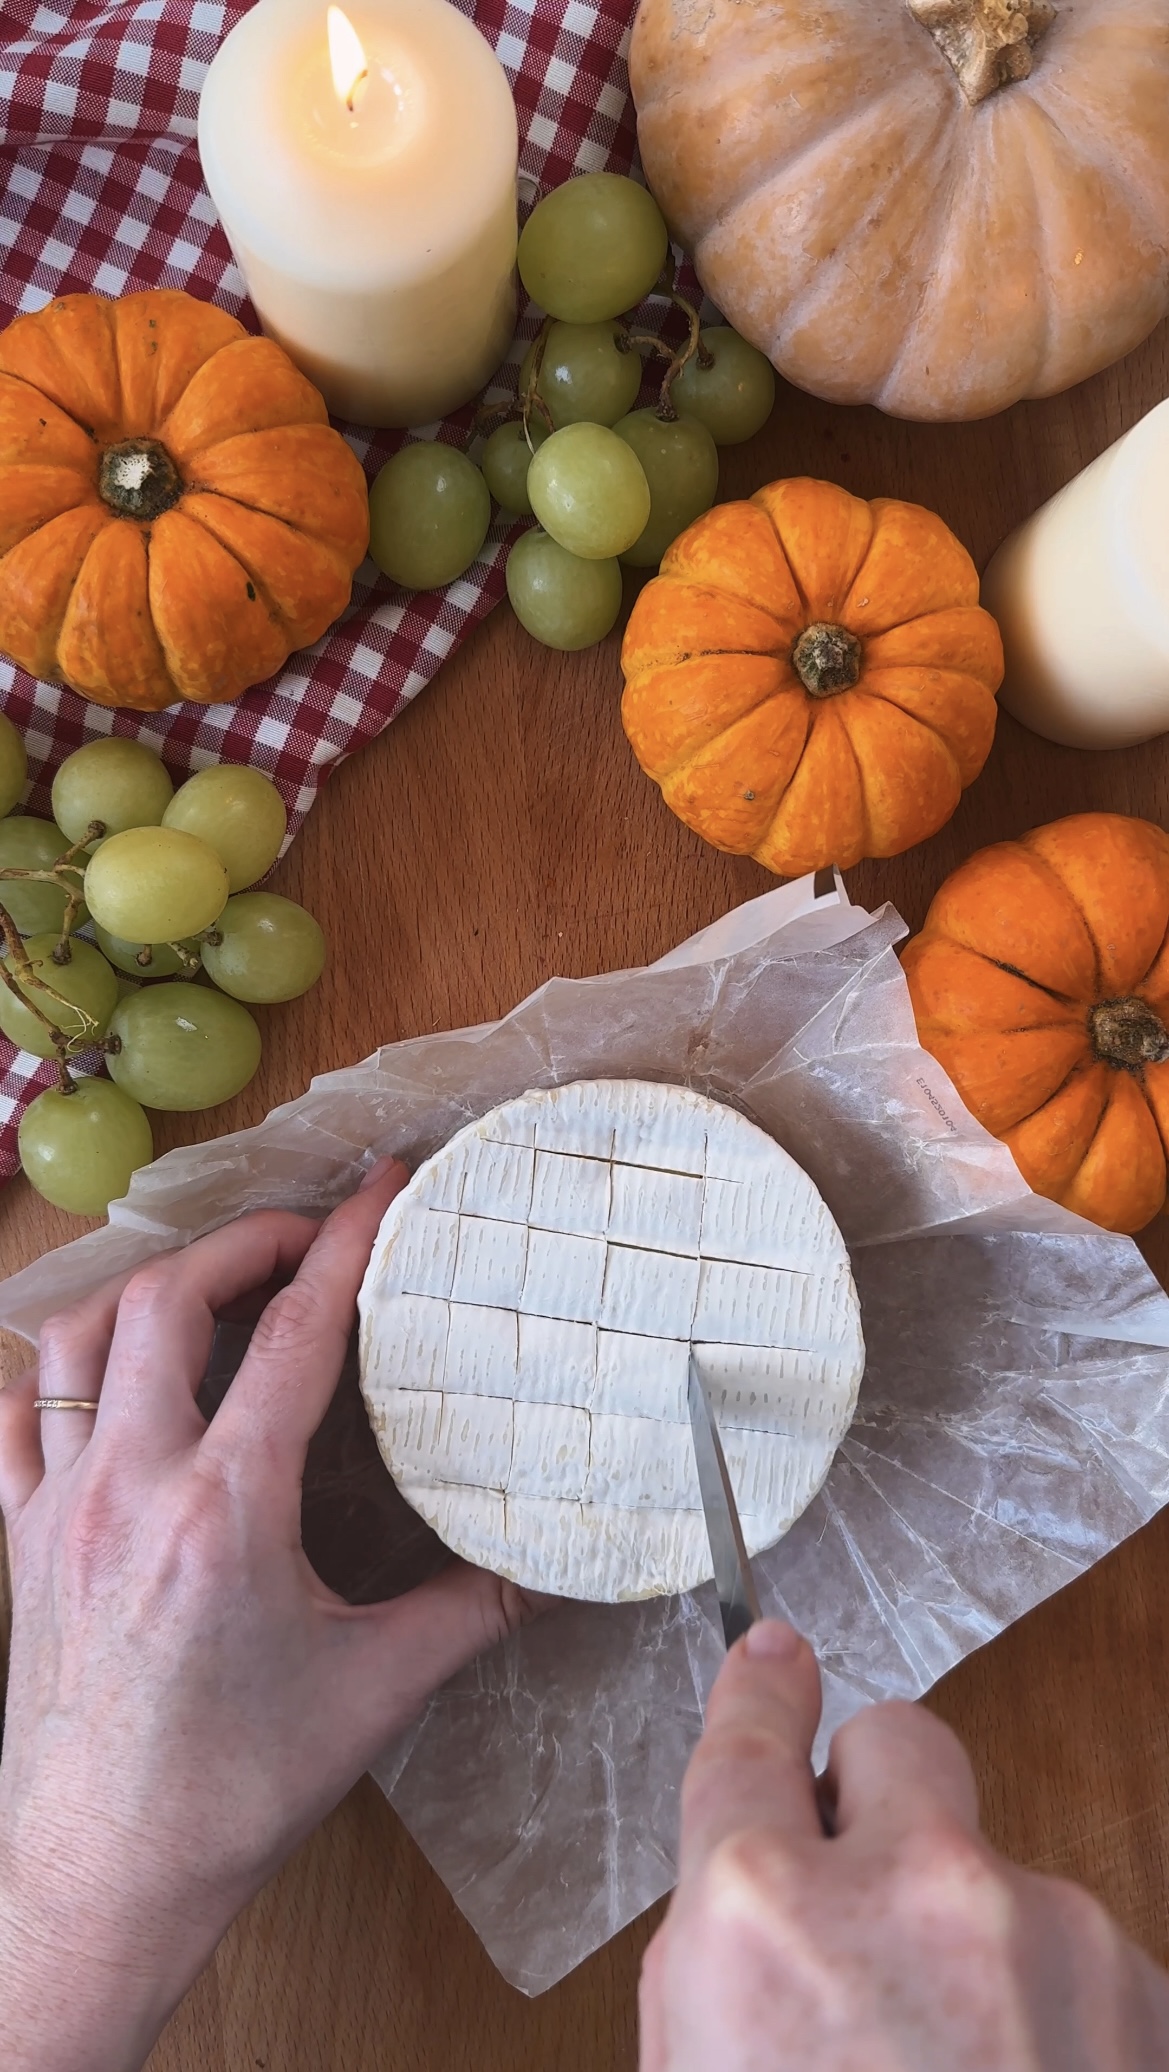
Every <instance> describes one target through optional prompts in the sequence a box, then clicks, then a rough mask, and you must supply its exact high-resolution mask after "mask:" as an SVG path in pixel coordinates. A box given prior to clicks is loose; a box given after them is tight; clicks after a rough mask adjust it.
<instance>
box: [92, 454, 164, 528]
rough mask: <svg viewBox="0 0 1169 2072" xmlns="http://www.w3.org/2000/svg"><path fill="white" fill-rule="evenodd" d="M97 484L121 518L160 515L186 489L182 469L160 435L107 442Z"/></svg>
mask: <svg viewBox="0 0 1169 2072" xmlns="http://www.w3.org/2000/svg"><path fill="white" fill-rule="evenodd" d="M97 486H98V490H99V492H100V494H101V496H102V498H103V499H104V501H105V502H106V503H107V504H108V505H109V507H110V509H111V511H116V512H117V514H118V517H119V518H142V519H146V520H150V519H151V518H161V516H162V514H163V512H164V511H169V510H170V508H171V505H172V504H177V503H178V500H179V498H180V497H181V495H182V493H183V484H182V480H181V477H180V475H179V471H178V469H177V468H176V466H175V464H174V462H173V460H172V459H171V457H170V455H169V453H168V452H167V450H166V447H165V446H161V445H160V444H159V442H158V440H157V439H121V440H119V442H118V444H117V445H116V446H107V447H106V449H105V452H104V453H103V454H102V457H101V472H100V474H99V475H98V481H97Z"/></svg>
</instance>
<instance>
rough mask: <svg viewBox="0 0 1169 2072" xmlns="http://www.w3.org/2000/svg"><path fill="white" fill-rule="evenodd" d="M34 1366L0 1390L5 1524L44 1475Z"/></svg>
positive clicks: (0, 1511)
mask: <svg viewBox="0 0 1169 2072" xmlns="http://www.w3.org/2000/svg"><path fill="white" fill-rule="evenodd" d="M37 1387H38V1382H37V1369H36V1368H35V1367H30V1368H29V1370H28V1372H27V1373H26V1374H21V1375H18V1376H17V1379H16V1380H15V1381H10V1382H9V1384H8V1386H7V1388H3V1389H0V1515H2V1516H3V1517H4V1518H6V1519H7V1521H8V1523H9V1525H11V1524H12V1523H13V1521H14V1520H15V1519H16V1517H17V1516H18V1514H19V1513H20V1512H21V1511H23V1509H24V1507H25V1505H26V1504H27V1502H28V1500H29V1498H30V1496H31V1495H32V1494H33V1491H34V1490H35V1489H36V1488H38V1487H39V1485H40V1483H41V1481H42V1480H43V1478H44V1473H45V1463H44V1456H43V1455H42V1453H41V1426H40V1413H39V1412H38V1411H36V1410H34V1409H33V1407H32V1406H33V1399H34V1397H35V1396H36V1393H37Z"/></svg>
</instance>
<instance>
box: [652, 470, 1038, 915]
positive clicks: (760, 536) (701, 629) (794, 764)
mask: <svg viewBox="0 0 1169 2072" xmlns="http://www.w3.org/2000/svg"><path fill="white" fill-rule="evenodd" d="M621 664H622V668H623V669H624V671H625V678H626V686H625V695H624V698H623V700H622V705H621V717H622V720H623V722H624V726H625V731H626V733H627V734H628V736H629V739H630V742H631V743H632V746H633V750H634V753H635V754H636V756H637V759H638V761H639V763H640V764H641V766H642V768H643V770H645V771H646V773H647V775H649V776H650V777H652V778H654V779H655V780H656V782H657V783H658V784H660V785H661V788H662V796H663V798H664V799H665V801H666V803H667V805H669V806H671V807H672V808H673V810H674V812H675V813H677V815H678V816H679V818H680V819H682V820H684V821H685V822H686V825H687V826H688V827H692V828H694V829H695V831H696V832H697V833H698V834H700V835H704V836H705V838H706V840H707V841H708V842H713V843H714V845H715V847H716V848H718V849H729V850H731V851H733V852H734V853H735V854H737V855H742V854H750V855H752V856H754V857H757V858H758V860H759V862H760V863H763V864H766V866H767V868H768V870H773V871H777V872H780V873H782V874H784V875H791V876H794V875H795V874H797V873H798V872H800V871H810V870H818V869H819V868H820V867H821V865H824V864H831V863H838V864H840V865H842V866H846V865H848V864H851V863H857V862H859V860H860V858H861V857H862V856H896V855H897V854H898V853H899V852H900V851H901V850H902V849H908V848H910V847H911V846H912V845H913V843H914V842H921V841H924V840H925V838H926V836H927V835H931V834H933V833H935V831H936V830H937V829H938V828H939V827H941V826H942V825H943V823H944V822H945V821H947V820H948V819H949V818H950V815H951V814H952V813H953V811H954V808H955V806H956V805H957V803H958V800H959V798H960V797H961V795H962V790H963V787H964V786H965V785H967V784H971V783H973V781H974V779H975V777H977V775H978V773H979V771H980V770H981V768H982V766H983V763H984V762H985V761H986V758H987V756H988V754H989V752H990V745H991V742H992V740H993V738H994V729H995V719H996V716H997V708H996V705H995V695H994V694H995V691H996V690H997V688H998V685H999V683H1000V682H1001V681H1002V673H1003V650H1002V642H1001V640H1000V639H999V631H998V627H997V626H996V625H995V622H994V620H993V619H992V618H991V616H990V614H989V612H985V611H983V610H982V608H981V606H980V605H979V602H978V575H977V571H976V570H975V567H974V563H973V562H972V561H971V559H970V556H969V554H968V553H967V552H966V549H965V547H963V546H962V545H961V543H960V542H959V541H958V540H956V539H955V537H954V535H953V533H952V532H951V531H950V530H949V527H948V526H946V525H944V524H943V522H942V520H941V519H940V518H938V517H936V516H935V515H934V513H933V512H932V511H925V510H923V509H922V508H921V506H920V505H919V504H905V503H899V502H897V501H895V500H894V499H893V498H890V497H878V498H877V499H876V501H875V502H873V503H871V504H869V503H864V502H862V500H861V499H860V497H856V496H850V495H849V493H848V491H847V490H846V489H838V488H837V487H836V485H835V484H834V483H831V482H816V481H812V480H808V479H795V480H792V481H789V482H772V483H769V484H768V486H767V488H765V489H761V490H759V491H758V492H757V494H756V495H755V496H753V497H752V498H751V499H750V501H749V502H748V503H742V504H719V505H717V506H716V507H715V509H714V510H713V511H708V512H706V514H705V515H704V516H703V517H701V518H697V519H696V520H695V521H694V523H693V525H691V526H689V527H688V528H687V530H686V531H685V532H684V533H683V534H682V535H681V537H680V538H679V539H677V540H675V541H674V544H673V545H672V546H671V547H669V548H668V549H667V550H666V553H665V555H664V556H663V559H662V565H661V573H660V575H659V576H658V577H657V578H656V579H655V580H654V581H653V582H651V583H648V584H647V585H646V587H645V589H644V590H643V591H642V593H641V595H640V597H639V598H638V600H637V603H636V604H635V606H634V608H633V613H632V616H631V617H630V620H629V625H628V628H627V630H626V634H625V640H624V643H623V646H622V650H621Z"/></svg>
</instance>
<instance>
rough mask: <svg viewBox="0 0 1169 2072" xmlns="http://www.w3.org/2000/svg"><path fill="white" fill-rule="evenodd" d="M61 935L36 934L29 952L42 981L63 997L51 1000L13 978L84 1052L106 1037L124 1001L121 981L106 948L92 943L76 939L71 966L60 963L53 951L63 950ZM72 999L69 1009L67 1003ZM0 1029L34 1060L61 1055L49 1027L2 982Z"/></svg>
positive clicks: (69, 1040)
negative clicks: (104, 953) (59, 947)
mask: <svg viewBox="0 0 1169 2072" xmlns="http://www.w3.org/2000/svg"><path fill="white" fill-rule="evenodd" d="M57 940H58V938H57V935H56V934H55V933H54V934H52V935H30V936H29V938H28V940H27V942H26V943H25V945H24V947H25V951H26V953H27V955H28V957H29V960H30V962H31V964H32V966H33V969H34V971H35V973H36V975H37V977H38V978H39V979H42V980H43V981H44V984H45V985H46V986H51V987H52V989H53V991H54V993H57V994H59V995H60V999H58V1000H53V999H50V997H49V995H48V994H47V993H45V992H42V991H41V989H40V987H39V986H30V985H29V984H27V982H26V981H24V980H22V979H21V978H20V976H19V974H18V973H17V972H16V971H13V974H12V975H13V977H14V978H15V979H16V981H17V984H18V985H19V986H20V990H21V993H22V994H23V996H24V999H25V1000H31V1001H33V1003H34V1004H35V1005H36V1006H37V1007H39V1008H40V1011H41V1013H42V1014H47V1015H48V1017H49V1020H50V1021H52V1022H55V1023H56V1026H57V1027H58V1029H60V1031H61V1034H62V1036H64V1037H65V1039H66V1041H67V1042H69V1043H75V1044H76V1045H77V1046H78V1048H79V1049H82V1050H84V1049H88V1047H89V1045H90V1044H91V1043H96V1042H97V1039H98V1037H99V1036H104V1035H105V1032H106V1029H107V1028H108V1026H109V1019H110V1016H111V1015H112V1013H113V1011H114V1008H115V1007H116V1006H117V1001H118V981H117V979H116V978H115V977H114V974H113V972H112V971H111V970H110V967H109V965H108V964H107V963H106V960H105V958H104V957H103V956H102V954H101V952H100V950H95V949H94V947H93V945H92V943H87V942H79V941H77V940H76V939H74V940H73V941H72V942H71V943H70V945H69V950H70V956H69V962H68V964H54V962H53V951H54V950H55V949H56V947H57ZM4 962H5V963H6V964H8V965H9V966H10V967H11V959H10V958H9V957H8V956H7V954H5V956H4ZM63 1001H68V1002H69V1005H68V1006H63V1005H62V1002H63ZM0 1029H3V1031H4V1034H5V1035H6V1036H7V1037H8V1039H9V1041H10V1042H12V1043H15V1044H17V1045H18V1046H19V1048H20V1049H21V1050H31V1052H32V1053H33V1056H34V1057H38V1058H51V1057H55V1056H56V1046H55V1045H54V1044H53V1042H52V1039H51V1038H50V1036H49V1032H48V1030H47V1029H46V1028H45V1027H44V1025H43V1023H41V1022H39V1021H38V1020H37V1018H36V1015H35V1014H34V1013H33V1011H32V1009H31V1008H30V1007H25V1006H24V1005H23V1002H22V1001H20V1000H18V999H17V998H16V995H15V993H10V992H9V990H8V987H7V986H6V985H4V984H3V983H0Z"/></svg>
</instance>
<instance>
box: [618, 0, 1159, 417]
mask: <svg viewBox="0 0 1169 2072" xmlns="http://www.w3.org/2000/svg"><path fill="white" fill-rule="evenodd" d="M630 78H631V81H632V86H633V93H634V98H635V100H636V103H637V111H638V139H639V142H640V146H641V155H642V160H643V163H644V166H645V172H646V178H647V180H648V182H649V185H650V187H651V188H652V189H653V192H654V194H655V195H656V196H657V199H658V201H659V202H660V203H661V206H662V209H663V210H664V212H665V215H666V218H667V221H668V222H669V224H670V227H671V230H672V232H673V234H674V236H675V237H676V238H679V239H680V240H681V242H682V243H683V244H684V245H685V246H686V247H687V248H688V249H689V250H690V251H691V252H693V254H694V258H695V263H696V265H697V268H698V273H699V276H700V278H701V280H702V283H703V286H704V287H705V288H706V290H707V292H708V293H709V294H710V295H711V296H712V297H713V298H714V300H715V302H717V304H718V306H719V308H720V309H722V310H724V311H725V313H726V316H727V318H728V320H729V321H730V322H731V323H732V324H734V325H735V326H736V328H737V329H738V330H740V331H741V332H742V333H743V334H744V336H746V337H747V338H749V339H750V340H751V341H752V342H753V343H754V344H755V345H757V346H760V347H761V348H762V350H763V351H764V352H766V353H767V354H768V355H769V357H770V358H771V359H772V360H773V362H774V364H775V366H776V367H777V368H778V369H779V370H780V372H781V373H782V374H785V375H787V376H788V378H789V380H791V381H794V382H798V383H799V384H800V386H801V387H803V388H806V389H810V390H811V391H812V392H813V394H815V395H818V396H826V397H828V398H830V399H831V400H832V401H834V402H838V403H876V404H878V405H879V406H880V408H881V409H883V410H887V411H891V412H892V413H893V414H894V415H895V416H899V417H912V418H940V419H956V418H969V417H981V416H985V415H988V414H990V413H991V412H993V411H997V410H1002V409H1005V408H1006V406H1007V405H1008V404H1010V403H1013V402H1015V401H1016V400H1017V399H1018V398H1019V397H1021V396H1047V395H1053V394H1055V393H1056V392H1057V391H1058V390H1060V389H1065V388H1068V387H1070V386H1071V384H1072V383H1074V382H1077V381H1082V380H1083V379H1084V378H1085V377H1086V376H1087V375H1089V374H1093V373H1095V372H1096V370H1097V369H1098V368H1101V367H1106V366H1108V365H1109V364H1110V362H1112V361H1113V360H1116V359H1119V358H1120V356H1121V355H1122V354H1123V353H1126V352H1128V351H1130V350H1131V348H1132V347H1133V346H1135V345H1138V344H1139V343H1140V341H1141V339H1142V338H1144V337H1146V336H1147V335H1148V333H1149V332H1150V331H1151V330H1152V329H1153V328H1154V326H1155V325H1156V324H1157V323H1159V322H1160V320H1161V318H1162V317H1163V316H1164V315H1165V314H1166V311H1167V310H1169V8H1167V7H1166V4H1165V0H702V4H701V6H699V5H697V4H696V0H641V6H640V9H639V12H638V16H637V21H636V23H635V26H634V31H633V41H632V47H631V51H630Z"/></svg>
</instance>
